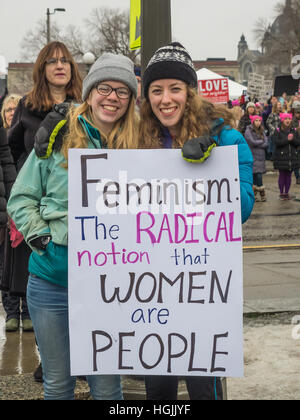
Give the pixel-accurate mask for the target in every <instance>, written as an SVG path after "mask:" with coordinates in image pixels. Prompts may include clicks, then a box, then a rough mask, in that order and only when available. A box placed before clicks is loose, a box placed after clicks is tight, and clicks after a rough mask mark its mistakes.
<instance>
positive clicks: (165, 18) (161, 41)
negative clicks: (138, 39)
mask: <svg viewBox="0 0 300 420" xmlns="http://www.w3.org/2000/svg"><path fill="white" fill-rule="evenodd" d="M141 6H142V7H141V16H142V31H141V32H142V45H141V47H142V49H141V64H142V74H144V71H145V69H146V66H147V64H148V61H149V60H150V58H151V57H152V55H153V54H154V52H155V51H156V50H157V49H158V48H160V47H162V46H164V45H167V44H169V43H170V42H171V41H172V31H171V4H170V0H163V1H161V0H142V3H141Z"/></svg>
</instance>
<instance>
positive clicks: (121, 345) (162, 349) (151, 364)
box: [91, 330, 228, 374]
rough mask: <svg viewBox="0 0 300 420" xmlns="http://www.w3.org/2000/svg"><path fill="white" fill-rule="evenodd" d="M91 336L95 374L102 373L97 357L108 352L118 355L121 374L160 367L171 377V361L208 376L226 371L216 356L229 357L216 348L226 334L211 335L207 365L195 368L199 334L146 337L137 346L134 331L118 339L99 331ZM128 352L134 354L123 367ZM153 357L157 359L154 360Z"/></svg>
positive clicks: (199, 341) (225, 337) (199, 345)
mask: <svg viewBox="0 0 300 420" xmlns="http://www.w3.org/2000/svg"><path fill="white" fill-rule="evenodd" d="M91 335H92V343H93V371H94V372H98V371H101V368H99V367H98V358H100V357H99V356H100V355H101V353H105V352H107V351H111V350H112V351H113V353H114V352H115V351H117V352H118V357H117V358H116V361H115V363H116V365H117V368H118V370H122V371H130V370H134V369H138V368H140V367H142V368H143V369H145V370H146V371H150V370H152V369H154V368H156V367H158V366H159V368H160V369H161V370H160V372H162V371H163V369H164V370H166V372H167V373H170V374H171V373H172V372H173V370H174V364H176V363H173V362H174V361H175V360H177V361H178V360H179V359H181V358H183V357H184V362H185V363H186V366H185V369H184V371H186V372H202V373H208V372H209V373H210V374H213V373H216V372H219V373H221V372H225V371H226V367H225V363H224V364H222V366H216V358H217V355H221V354H222V355H226V356H228V352H227V351H220V350H219V349H218V341H219V340H220V339H228V332H225V333H224V334H214V335H213V337H212V340H211V343H210V347H211V350H210V354H211V357H210V361H209V362H206V364H205V366H198V367H196V366H195V356H197V359H198V363H199V359H201V343H202V340H203V337H201V334H199V333H198V334H196V332H191V333H190V336H189V337H188V338H187V337H185V336H184V335H182V334H179V333H177V332H172V333H169V334H168V335H167V336H166V337H161V336H160V335H159V334H156V333H151V334H148V335H146V336H145V338H143V340H142V341H141V342H140V343H137V339H136V338H135V331H127V332H119V334H118V338H116V337H115V334H113V337H112V335H111V334H109V333H108V332H106V331H102V330H94V331H92V334H91ZM125 341H126V342H125ZM196 341H197V343H196ZM100 343H101V344H100ZM179 343H180V345H179ZM197 344H198V347H197ZM114 347H115V348H114ZM179 347H180V351H178V350H175V348H176V349H178V348H179ZM131 352H134V355H133V358H132V365H128V364H127V365H125V361H124V358H125V356H124V353H125V354H126V356H127V359H129V358H130V357H129V355H128V353H131ZM149 355H150V357H151V359H152V360H148V359H150V357H149ZM156 355H157V357H156ZM130 356H131V355H130ZM187 356H188V357H187ZM154 357H155V358H156V360H153V359H154ZM133 361H134V362H133ZM104 363H105V362H104V361H103V360H102V366H103V365H104ZM127 363H128V361H127ZM133 364H135V366H133ZM203 364H204V363H203ZM175 369H176V366H175Z"/></svg>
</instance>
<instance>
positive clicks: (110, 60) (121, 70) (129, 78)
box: [82, 53, 138, 101]
mask: <svg viewBox="0 0 300 420" xmlns="http://www.w3.org/2000/svg"><path fill="white" fill-rule="evenodd" d="M106 80H114V81H117V82H122V83H125V85H126V86H128V87H129V89H130V90H131V91H132V93H133V95H134V97H135V98H136V97H137V86H138V85H137V80H136V77H135V74H134V65H133V62H132V61H131V60H130V58H128V57H125V56H124V55H117V54H112V53H104V54H102V55H101V57H99V58H98V60H96V61H95V63H94V64H93V65H92V67H91V68H90V71H89V72H88V75H87V76H86V77H85V78H84V80H83V86H82V100H83V101H85V100H86V98H87V97H88V95H89V93H90V91H91V89H92V88H93V87H94V86H95V84H96V83H100V82H104V81H106Z"/></svg>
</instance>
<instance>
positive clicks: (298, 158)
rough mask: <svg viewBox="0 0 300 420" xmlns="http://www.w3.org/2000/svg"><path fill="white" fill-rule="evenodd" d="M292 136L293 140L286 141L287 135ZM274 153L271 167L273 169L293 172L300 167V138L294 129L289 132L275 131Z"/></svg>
mask: <svg viewBox="0 0 300 420" xmlns="http://www.w3.org/2000/svg"><path fill="white" fill-rule="evenodd" d="M289 134H293V136H294V138H293V140H291V141H290V140H288V135H289ZM273 142H274V146H275V149H274V153H273V165H274V168H275V169H279V170H285V171H293V170H294V169H296V168H299V167H300V151H299V150H298V148H299V146H300V136H299V134H298V132H297V130H295V129H294V128H290V129H289V130H282V129H280V130H279V131H278V130H276V131H275V133H274V136H273Z"/></svg>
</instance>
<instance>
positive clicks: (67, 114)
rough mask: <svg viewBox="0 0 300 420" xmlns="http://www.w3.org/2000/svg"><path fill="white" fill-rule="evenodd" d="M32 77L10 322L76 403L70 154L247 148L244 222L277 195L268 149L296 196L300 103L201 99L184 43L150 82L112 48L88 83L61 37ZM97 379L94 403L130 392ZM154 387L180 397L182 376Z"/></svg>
mask: <svg viewBox="0 0 300 420" xmlns="http://www.w3.org/2000/svg"><path fill="white" fill-rule="evenodd" d="M33 82H34V83H33V88H32V90H31V91H30V92H28V93H27V94H26V95H25V96H24V97H23V98H20V97H17V96H16V95H9V96H7V98H6V100H5V101H4V103H3V107H2V117H3V122H4V127H1V128H0V148H1V149H0V150H1V155H0V163H1V166H0V193H1V200H0V204H1V206H0V221H1V224H0V228H1V230H0V246H1V248H0V249H1V252H2V257H1V261H2V263H3V267H2V276H1V280H0V288H1V289H2V290H3V292H2V293H3V297H2V302H3V305H4V309H5V311H6V313H7V320H6V330H7V331H8V332H10V331H16V330H17V329H18V328H19V327H20V318H21V319H22V328H23V330H24V331H32V330H33V331H34V334H35V337H36V343H37V348H38V351H39V354H40V358H41V364H40V366H39V369H38V370H39V373H38V374H37V373H35V378H36V379H37V380H40V381H42V382H43V385H44V395H45V399H52V400H53V399H65V400H66V399H73V398H74V388H75V382H76V378H74V377H72V376H71V375H70V346H69V325H68V257H67V255H68V224H67V215H68V150H69V149H71V148H92V149H102V148H105V149H141V150H142V149H169V148H175V149H181V151H182V152H181V153H182V155H183V158H184V159H186V160H187V161H189V162H191V161H192V162H198V163H199V164H201V162H203V161H204V160H206V159H207V158H209V156H210V153H211V151H212V150H213V148H214V147H223V146H227V145H237V147H238V151H239V153H238V156H239V172H240V181H241V182H240V189H241V216H242V222H245V221H246V220H247V219H248V218H249V216H250V214H251V211H252V208H253V205H254V201H255V197H256V198H257V196H258V193H259V194H260V197H261V200H262V201H265V200H266V193H265V189H264V186H263V180H262V175H263V173H264V172H265V158H266V156H267V154H268V152H270V153H272V158H273V162H274V166H275V167H276V168H277V169H278V170H279V174H280V176H279V185H280V196H281V197H282V198H284V199H286V198H289V196H288V190H289V182H290V178H291V177H290V175H291V171H292V170H296V169H297V168H299V156H298V148H299V146H300V143H299V121H300V102H299V98H297V100H296V99H295V101H294V102H293V104H292V105H291V107H292V114H293V115H292V114H290V113H289V110H288V109H285V105H286V103H285V102H284V103H283V109H282V110H280V107H279V103H281V101H280V99H281V98H279V99H277V98H274V97H273V98H271V99H270V103H269V104H268V105H267V107H262V106H259V105H260V104H259V105H258V103H256V104H255V103H253V102H250V101H248V102H245V103H243V104H241V103H240V101H234V103H231V104H230V107H229V109H228V108H225V107H218V106H215V105H213V104H211V103H210V102H207V101H205V100H203V99H202V98H201V97H200V96H199V95H198V93H197V74H196V72H195V69H194V66H193V62H192V59H191V57H190V55H189V53H188V52H187V51H186V49H185V48H184V47H183V46H182V45H181V44H180V43H178V42H175V43H171V44H169V45H166V46H164V47H162V48H160V49H158V50H157V51H156V52H155V53H154V55H153V56H152V58H151V59H150V61H149V63H148V65H147V68H146V70H145V73H144V75H143V80H142V83H141V75H140V72H139V70H138V69H136V68H135V67H134V64H133V62H132V61H131V60H130V59H129V58H127V57H125V56H122V55H116V54H112V53H104V54H103V55H102V56H100V57H99V58H98V59H97V60H96V62H95V63H94V64H93V65H92V66H91V68H90V69H89V72H88V74H87V76H86V77H85V78H84V80H83V81H82V80H81V76H80V73H79V71H78V66H77V64H76V62H75V61H74V59H73V57H72V55H71V54H70V52H69V50H68V49H67V47H66V46H65V45H64V44H63V43H61V42H51V43H49V44H48V45H46V46H45V47H44V48H43V49H42V50H41V52H40V54H39V56H38V58H37V61H36V63H35V65H34V70H33ZM141 86H143V99H141ZM281 111H282V112H281ZM275 116H276V117H275ZM270 136H271V138H272V145H273V146H274V148H273V147H271V146H270V144H271V143H270ZM245 139H246V140H245ZM247 143H248V144H247ZM290 156H291V157H290ZM1 170H2V172H1ZM298 175H299V173H298ZM253 182H254V183H253ZM6 204H7V207H6ZM6 211H7V212H6ZM7 226H8V229H7ZM20 308H22V309H21V313H20ZM12 320H14V321H12ZM86 380H87V382H88V384H89V386H90V390H91V394H92V396H93V398H94V399H113V400H120V399H122V398H123V396H122V387H121V378H120V376H119V375H92V376H87V377H86ZM185 380H186V384H187V388H188V391H189V395H190V398H191V399H198V400H201V399H222V386H221V381H220V379H219V378H212V377H201V376H198V377H192V378H191V377H186V378H185ZM145 385H146V394H147V399H159V400H163V399H165V400H172V399H174V400H175V399H176V398H177V386H178V378H177V377H167V376H147V377H145Z"/></svg>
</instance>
